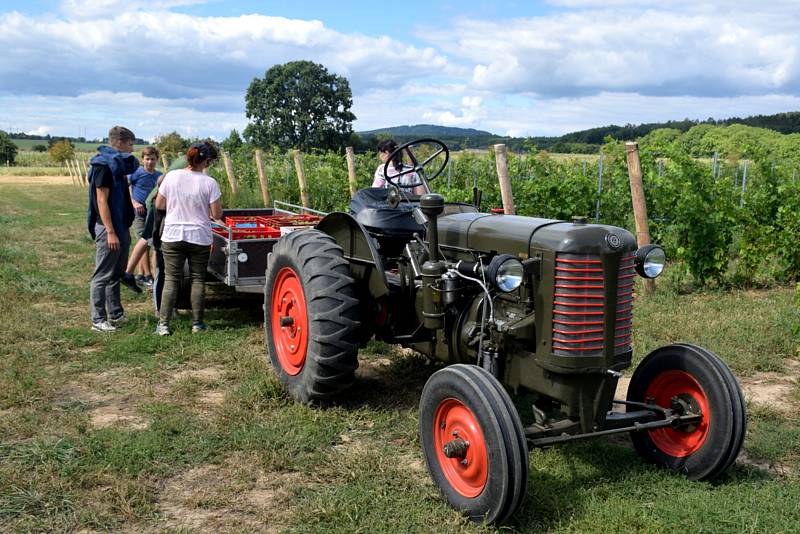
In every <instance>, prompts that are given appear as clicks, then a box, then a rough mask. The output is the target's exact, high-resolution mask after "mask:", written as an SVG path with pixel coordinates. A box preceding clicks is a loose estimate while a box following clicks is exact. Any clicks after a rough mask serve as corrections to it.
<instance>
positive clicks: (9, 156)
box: [0, 130, 17, 165]
mask: <svg viewBox="0 0 800 534" xmlns="http://www.w3.org/2000/svg"><path fill="white" fill-rule="evenodd" d="M16 158H17V145H16V144H14V141H12V140H11V136H9V135H8V134H7V133H6V132H4V131H3V130H0V163H7V164H8V165H13V164H14V160H15V159H16Z"/></svg>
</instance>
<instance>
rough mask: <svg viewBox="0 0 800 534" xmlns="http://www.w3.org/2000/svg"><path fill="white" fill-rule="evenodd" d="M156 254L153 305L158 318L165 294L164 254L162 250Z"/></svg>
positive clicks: (156, 250) (157, 250) (158, 249)
mask: <svg viewBox="0 0 800 534" xmlns="http://www.w3.org/2000/svg"><path fill="white" fill-rule="evenodd" d="M155 252H156V275H155V276H154V277H153V305H154V306H155V309H156V317H158V316H159V313H158V310H160V309H161V294H162V293H163V292H164V254H162V253H161V249H160V248H157V249H155Z"/></svg>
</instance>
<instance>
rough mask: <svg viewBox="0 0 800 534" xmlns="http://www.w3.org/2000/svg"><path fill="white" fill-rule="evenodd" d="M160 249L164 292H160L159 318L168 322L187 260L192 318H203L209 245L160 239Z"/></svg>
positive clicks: (194, 319) (196, 319)
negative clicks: (190, 283) (162, 261)
mask: <svg viewBox="0 0 800 534" xmlns="http://www.w3.org/2000/svg"><path fill="white" fill-rule="evenodd" d="M161 253H162V254H163V256H164V292H163V294H162V296H161V307H160V309H159V320H160V321H161V322H162V323H167V324H169V320H170V315H171V313H170V312H171V311H172V309H173V308H174V307H175V303H176V302H177V300H178V290H179V289H180V283H181V279H182V278H183V265H184V264H185V263H186V260H189V276H190V277H191V282H192V292H191V302H192V320H193V321H194V322H199V321H202V320H203V312H204V311H205V300H206V285H205V282H206V270H207V269H208V257H209V255H210V254H211V247H210V245H195V244H194V243H187V242H186V241H177V242H175V243H166V242H164V241H162V242H161Z"/></svg>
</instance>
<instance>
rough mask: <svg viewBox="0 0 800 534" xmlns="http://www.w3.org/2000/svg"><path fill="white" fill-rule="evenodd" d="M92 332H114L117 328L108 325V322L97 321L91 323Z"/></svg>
mask: <svg viewBox="0 0 800 534" xmlns="http://www.w3.org/2000/svg"><path fill="white" fill-rule="evenodd" d="M92 331H93V332H116V331H117V327H116V326H114V325H112V324H111V323H109V322H108V321H98V322H96V323H92Z"/></svg>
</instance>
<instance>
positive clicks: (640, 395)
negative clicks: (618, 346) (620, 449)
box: [628, 344, 747, 480]
mask: <svg viewBox="0 0 800 534" xmlns="http://www.w3.org/2000/svg"><path fill="white" fill-rule="evenodd" d="M628 400H629V401H634V402H645V403H651V404H653V403H654V404H656V405H657V406H660V407H662V408H672V409H675V408H676V407H677V408H678V409H681V410H683V411H685V412H687V413H688V412H691V413H700V414H701V415H702V418H701V419H700V421H698V422H695V423H691V424H687V425H683V426H679V427H676V428H670V427H665V428H658V429H655V430H649V431H637V432H632V433H631V439H632V440H633V446H634V448H635V449H636V451H637V452H638V453H639V454H640V455H641V456H642V457H643V458H644V459H645V460H647V461H649V462H651V463H654V464H656V465H660V466H662V467H667V468H669V469H672V470H674V471H678V472H680V473H683V474H684V475H686V477H687V478H689V479H690V480H707V479H710V478H713V477H715V476H717V475H719V474H721V473H722V472H723V471H725V470H726V469H727V468H728V467H730V465H731V464H732V463H733V462H734V461H735V460H736V457H737V456H738V455H739V451H740V450H741V448H742V443H743V442H744V435H745V431H746V426H747V415H746V412H745V403H744V396H743V395H742V390H741V388H740V387H739V384H738V382H737V381H736V378H735V377H734V376H733V373H732V372H731V370H730V369H729V368H728V366H727V365H726V364H725V362H723V361H722V360H721V359H720V358H719V356H717V355H716V354H714V353H713V352H710V351H708V350H706V349H703V348H701V347H696V346H694V345H687V344H676V345H668V346H666V347H661V348H659V349H656V350H655V351H653V352H651V353H650V354H648V355H647V357H646V358H645V359H644V360H642V363H640V364H639V366H638V367H637V368H636V371H635V372H634V373H633V376H632V377H631V382H630V385H629V386H628ZM628 409H629V410H639V409H641V408H638V407H635V406H629V407H628Z"/></svg>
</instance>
